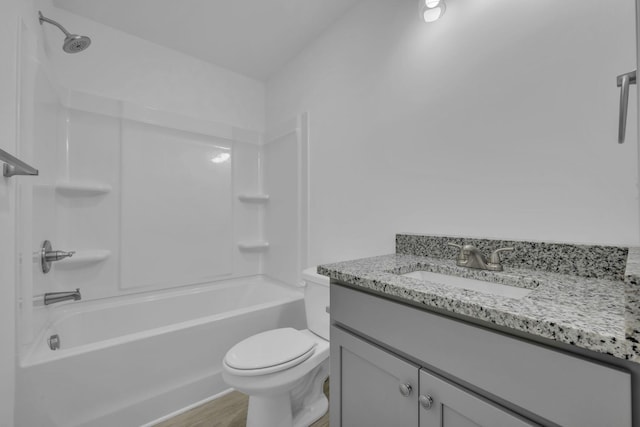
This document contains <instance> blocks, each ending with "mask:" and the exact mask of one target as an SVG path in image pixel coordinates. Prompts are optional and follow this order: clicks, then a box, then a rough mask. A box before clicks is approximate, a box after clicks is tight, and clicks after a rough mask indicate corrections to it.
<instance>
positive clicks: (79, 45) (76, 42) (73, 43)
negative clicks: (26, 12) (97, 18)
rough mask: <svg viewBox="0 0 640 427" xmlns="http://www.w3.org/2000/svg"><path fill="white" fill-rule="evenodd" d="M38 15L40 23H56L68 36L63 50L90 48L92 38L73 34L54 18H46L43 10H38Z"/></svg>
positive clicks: (75, 50)
mask: <svg viewBox="0 0 640 427" xmlns="http://www.w3.org/2000/svg"><path fill="white" fill-rule="evenodd" d="M38 16H39V21H40V25H42V23H43V22H48V23H49V24H52V25H55V26H56V27H58V28H60V30H61V31H62V32H63V33H64V35H65V36H66V37H65V38H64V43H63V44H62V50H64V51H65V52H67V53H78V52H82V51H83V50H85V49H86V48H88V47H89V45H90V44H91V39H90V38H89V37H87V36H79V35H77V34H71V33H70V32H69V31H67V30H66V29H65V28H64V27H63V26H62V25H60V24H58V23H57V22H56V21H54V20H53V19H49V18H45V16H44V15H43V14H42V12H40V11H38Z"/></svg>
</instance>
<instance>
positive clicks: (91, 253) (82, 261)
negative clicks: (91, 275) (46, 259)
mask: <svg viewBox="0 0 640 427" xmlns="http://www.w3.org/2000/svg"><path fill="white" fill-rule="evenodd" d="M110 256H111V251H108V250H105V249H87V250H79V251H77V252H76V253H75V254H73V256H72V257H70V258H65V259H63V260H60V261H57V262H56V268H62V269H65V268H69V269H71V268H81V267H85V266H88V265H91V264H96V263H98V262H102V261H105V260H106V259H107V258H109V257H110Z"/></svg>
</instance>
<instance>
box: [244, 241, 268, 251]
mask: <svg viewBox="0 0 640 427" xmlns="http://www.w3.org/2000/svg"><path fill="white" fill-rule="evenodd" d="M238 248H239V249H240V250H241V251H245V252H257V251H266V250H267V249H269V242H266V241H264V240H255V241H250V242H239V243H238Z"/></svg>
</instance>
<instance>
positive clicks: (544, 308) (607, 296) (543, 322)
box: [318, 235, 640, 363]
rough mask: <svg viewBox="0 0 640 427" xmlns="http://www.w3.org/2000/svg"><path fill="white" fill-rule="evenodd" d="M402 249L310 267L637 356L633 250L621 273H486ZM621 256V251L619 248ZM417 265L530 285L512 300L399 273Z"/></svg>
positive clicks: (381, 290)
mask: <svg viewBox="0 0 640 427" xmlns="http://www.w3.org/2000/svg"><path fill="white" fill-rule="evenodd" d="M398 237H400V235H399V236H398ZM500 243H503V242H500ZM509 243H511V242H509ZM398 248H400V247H398ZM400 249H402V248H400ZM396 252H400V251H398V250H397V251H396ZM403 252H413V253H395V254H391V255H384V256H378V257H372V258H363V259H357V260H353V261H346V262H339V263H334V264H327V265H321V266H319V267H318V273H320V274H322V275H325V276H328V277H330V278H332V279H335V280H338V281H340V282H343V283H346V284H348V285H351V286H354V287H357V288H361V289H364V290H369V291H373V292H375V293H378V294H383V295H389V296H391V297H394V298H397V299H400V300H404V301H407V302H409V303H411V304H413V305H418V306H423V307H424V308H425V309H429V308H432V309H438V310H440V311H444V312H449V313H455V314H457V315H462V316H465V317H468V318H471V319H475V320H480V321H483V322H488V323H491V324H495V325H499V326H502V327H506V328H510V329H514V330H517V331H522V332H525V333H529V334H533V335H536V336H540V337H544V338H548V339H552V340H555V341H559V342H563V343H567V344H570V345H574V346H577V347H581V348H584V349H587V350H592V351H596V352H600V353H605V354H610V355H612V356H615V357H618V358H622V359H626V360H630V361H633V362H636V363H640V346H639V345H638V343H639V342H640V341H639V340H640V250H638V249H630V250H628V260H627V259H625V262H626V263H625V264H624V267H625V268H626V269H623V270H622V271H624V275H622V274H619V273H616V274H613V275H612V274H608V273H604V274H595V273H591V272H587V273H584V272H580V274H581V275H572V274H564V273H558V272H554V271H545V270H536V269H531V268H521V267H517V266H509V265H508V264H509V262H508V261H506V260H505V263H504V265H505V268H504V271H503V272H490V271H485V270H478V269H469V268H464V267H458V266H456V264H455V261H454V258H455V257H453V258H452V259H446V258H439V257H430V256H423V254H418V255H416V253H420V251H416V250H409V251H406V250H403ZM624 255H625V258H626V257H627V250H626V249H625V252H624ZM556 258H557V257H556ZM512 264H517V262H513V263H512ZM417 270H425V271H432V272H436V273H445V274H449V275H454V276H461V277H467V278H474V279H480V280H485V281H490V282H496V283H503V284H511V285H517V286H519V287H524V288H530V289H532V292H531V293H530V294H529V295H527V296H525V297H523V298H520V299H513V298H508V297H501V296H497V295H492V294H487V293H481V292H477V291H472V290H467V289H461V288H454V287H451V286H447V285H440V284H437V283H431V282H427V281H422V280H418V279H413V278H409V277H404V276H401V274H404V273H409V272H412V271H417ZM605 270H606V268H605V269H603V270H602V271H605ZM609 272H610V269H609ZM585 275H587V276H588V275H593V276H600V277H585ZM608 276H611V277H608ZM618 276H619V277H618ZM603 277H604V278H603Z"/></svg>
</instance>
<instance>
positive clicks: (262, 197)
mask: <svg viewBox="0 0 640 427" xmlns="http://www.w3.org/2000/svg"><path fill="white" fill-rule="evenodd" d="M238 200H240V201H241V202H245V203H266V202H268V201H269V195H268V194H263V193H255V194H239V195H238Z"/></svg>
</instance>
